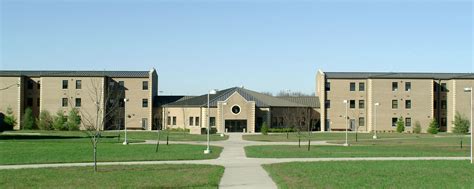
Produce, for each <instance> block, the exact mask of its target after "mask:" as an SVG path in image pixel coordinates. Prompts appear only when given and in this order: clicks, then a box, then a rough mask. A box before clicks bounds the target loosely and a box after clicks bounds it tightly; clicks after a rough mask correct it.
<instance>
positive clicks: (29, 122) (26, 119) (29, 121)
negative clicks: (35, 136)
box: [23, 107, 36, 130]
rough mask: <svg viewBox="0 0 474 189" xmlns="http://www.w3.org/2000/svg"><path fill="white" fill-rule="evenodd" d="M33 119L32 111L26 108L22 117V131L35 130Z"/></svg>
mask: <svg viewBox="0 0 474 189" xmlns="http://www.w3.org/2000/svg"><path fill="white" fill-rule="evenodd" d="M35 128H36V125H35V117H34V116H33V110H31V108H30V107H28V108H26V110H25V114H24V116H23V129H28V130H31V129H35Z"/></svg>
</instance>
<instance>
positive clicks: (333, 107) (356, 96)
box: [325, 79, 368, 131]
mask: <svg viewBox="0 0 474 189" xmlns="http://www.w3.org/2000/svg"><path fill="white" fill-rule="evenodd" d="M327 82H329V83H330V85H331V89H330V91H326V95H327V96H326V100H329V101H330V107H329V108H328V107H326V106H325V108H326V119H329V120H330V129H331V130H345V129H346V120H345V116H346V115H345V112H346V104H345V103H344V100H348V104H347V106H348V108H347V109H348V111H347V116H348V119H355V123H356V126H359V118H360V117H364V119H365V124H364V126H360V127H358V128H357V129H358V130H359V131H367V120H368V118H367V106H368V104H367V102H368V101H367V80H351V79H328V80H327ZM351 82H352V83H355V85H356V89H355V91H350V90H349V87H350V83H351ZM359 83H364V85H365V89H364V91H359ZM349 100H355V108H353V109H351V108H349ZM359 100H364V108H363V109H362V108H359Z"/></svg>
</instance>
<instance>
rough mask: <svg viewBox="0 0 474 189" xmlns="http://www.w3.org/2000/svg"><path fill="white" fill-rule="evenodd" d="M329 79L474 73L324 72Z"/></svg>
mask: <svg viewBox="0 0 474 189" xmlns="http://www.w3.org/2000/svg"><path fill="white" fill-rule="evenodd" d="M324 74H325V75H326V78H328V79H443V80H444V79H474V74H473V73H416V72H324Z"/></svg>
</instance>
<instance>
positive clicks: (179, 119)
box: [163, 107, 207, 129]
mask: <svg viewBox="0 0 474 189" xmlns="http://www.w3.org/2000/svg"><path fill="white" fill-rule="evenodd" d="M163 111H164V114H165V117H164V125H165V127H166V128H171V129H177V128H182V129H187V128H189V127H203V124H202V123H203V121H202V115H201V108H200V107H167V108H163ZM168 117H170V124H168ZM173 117H176V125H173ZM189 117H193V124H192V125H191V124H190V122H189ZM196 117H199V124H198V125H196V122H195V118H196ZM206 126H207V124H206Z"/></svg>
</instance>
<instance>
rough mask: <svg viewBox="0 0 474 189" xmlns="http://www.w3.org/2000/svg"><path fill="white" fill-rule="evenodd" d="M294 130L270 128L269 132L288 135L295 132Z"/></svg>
mask: <svg viewBox="0 0 474 189" xmlns="http://www.w3.org/2000/svg"><path fill="white" fill-rule="evenodd" d="M295 131H296V130H295V129H294V128H270V129H268V132H270V133H288V132H290V133H291V132H295Z"/></svg>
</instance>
